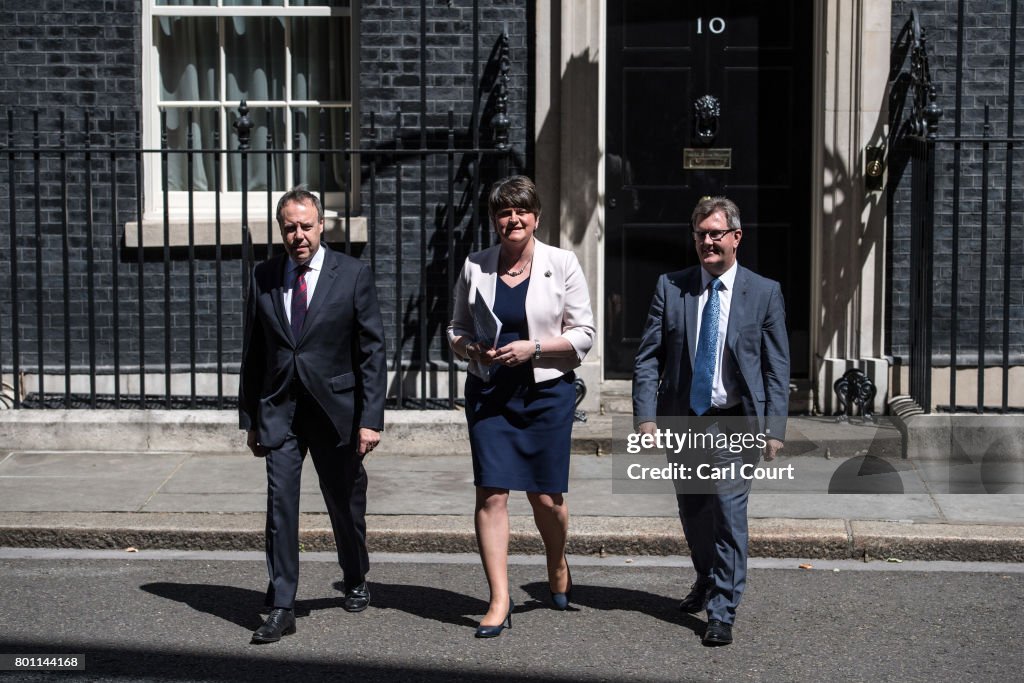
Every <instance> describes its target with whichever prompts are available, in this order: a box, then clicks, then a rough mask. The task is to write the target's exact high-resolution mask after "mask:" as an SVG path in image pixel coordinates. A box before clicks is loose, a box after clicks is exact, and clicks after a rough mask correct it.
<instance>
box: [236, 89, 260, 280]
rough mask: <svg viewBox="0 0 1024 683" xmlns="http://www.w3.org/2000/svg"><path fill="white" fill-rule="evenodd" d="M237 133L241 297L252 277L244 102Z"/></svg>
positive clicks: (246, 109) (246, 110)
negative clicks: (239, 193) (240, 193)
mask: <svg viewBox="0 0 1024 683" xmlns="http://www.w3.org/2000/svg"><path fill="white" fill-rule="evenodd" d="M233 125H234V127H235V130H236V131H238V154H239V155H240V157H241V167H242V170H241V175H242V177H241V180H240V181H239V182H240V183H241V185H240V189H241V191H242V295H243V297H244V296H245V295H247V294H248V293H249V280H250V278H251V276H252V268H253V260H254V258H255V257H254V255H253V250H252V235H250V234H249V192H248V190H249V185H248V181H249V131H251V130H252V119H250V118H249V107H248V105H246V103H245V100H242V101H241V102H239V103H238V119H237V120H236V121H235V122H234V124H233Z"/></svg>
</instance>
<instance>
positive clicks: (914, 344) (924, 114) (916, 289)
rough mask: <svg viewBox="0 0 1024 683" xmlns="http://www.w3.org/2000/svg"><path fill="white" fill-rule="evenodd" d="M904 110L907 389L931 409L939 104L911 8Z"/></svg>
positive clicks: (922, 407)
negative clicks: (908, 96)
mask: <svg viewBox="0 0 1024 683" xmlns="http://www.w3.org/2000/svg"><path fill="white" fill-rule="evenodd" d="M909 24H910V27H911V30H912V32H913V46H912V50H911V55H910V59H911V72H910V78H911V89H912V92H913V98H914V99H913V106H912V110H911V112H910V120H909V134H908V136H907V139H906V142H907V143H908V144H909V147H910V153H911V162H912V163H911V174H912V177H911V210H910V212H911V218H910V270H911V275H910V305H911V311H912V314H911V316H910V393H911V396H912V397H913V399H914V401H915V402H917V404H918V405H919V406H920V407H921V409H922V410H923V411H924V412H926V413H929V412H931V385H932V377H931V373H932V353H933V348H932V308H933V301H932V297H933V293H934V282H933V280H932V272H933V270H932V268H933V266H932V259H933V255H934V250H935V242H934V240H935V207H934V201H935V142H936V139H937V137H938V127H939V119H940V118H941V117H942V109H940V108H939V106H938V104H937V103H936V101H935V100H936V92H935V86H934V84H933V83H932V79H931V70H930V68H929V65H928V52H927V46H926V42H925V32H924V30H923V29H922V28H921V24H920V22H919V20H918V16H917V10H911V14H910V22H909Z"/></svg>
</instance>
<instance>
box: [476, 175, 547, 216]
mask: <svg viewBox="0 0 1024 683" xmlns="http://www.w3.org/2000/svg"><path fill="white" fill-rule="evenodd" d="M502 209H526V210H528V211H532V212H533V213H535V214H536V215H538V216H539V215H540V197H538V196H537V186H536V185H534V184H533V181H532V180H530V179H529V178H527V177H526V176H524V175H513V176H509V177H507V178H502V179H501V180H499V181H498V182H496V183H494V184H493V185H491V190H490V192H488V193H487V213H488V214H490V217H491V220H492V221H493V220H494V217H495V216H496V215H497V214H498V212H499V211H501V210H502Z"/></svg>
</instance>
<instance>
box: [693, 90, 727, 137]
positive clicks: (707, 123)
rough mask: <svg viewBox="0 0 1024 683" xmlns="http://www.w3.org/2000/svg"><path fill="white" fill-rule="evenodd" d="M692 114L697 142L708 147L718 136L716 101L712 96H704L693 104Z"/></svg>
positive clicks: (718, 110)
mask: <svg viewBox="0 0 1024 683" xmlns="http://www.w3.org/2000/svg"><path fill="white" fill-rule="evenodd" d="M693 113H694V128H695V129H696V131H697V141H698V142H700V143H701V144H703V145H710V144H711V143H712V142H713V141H714V139H715V136H716V135H718V115H719V113H721V107H720V106H719V104H718V99H717V98H716V97H715V96H714V95H704V96H703V97H701V98H700V99H698V100H697V101H696V102H694V103H693Z"/></svg>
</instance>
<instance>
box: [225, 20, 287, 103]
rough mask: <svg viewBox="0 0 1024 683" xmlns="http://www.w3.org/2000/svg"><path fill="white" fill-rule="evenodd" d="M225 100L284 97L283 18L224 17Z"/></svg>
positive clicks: (281, 98)
mask: <svg viewBox="0 0 1024 683" xmlns="http://www.w3.org/2000/svg"><path fill="white" fill-rule="evenodd" d="M224 26H225V36H224V52H225V56H226V63H227V99H228V101H236V100H241V99H243V98H244V99H247V100H250V101H252V100H283V99H284V76H285V74H284V20H283V19H280V18H272V17H234V18H230V19H225V20H224Z"/></svg>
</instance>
